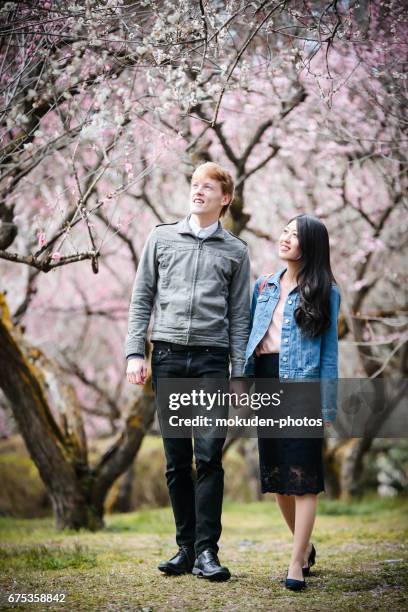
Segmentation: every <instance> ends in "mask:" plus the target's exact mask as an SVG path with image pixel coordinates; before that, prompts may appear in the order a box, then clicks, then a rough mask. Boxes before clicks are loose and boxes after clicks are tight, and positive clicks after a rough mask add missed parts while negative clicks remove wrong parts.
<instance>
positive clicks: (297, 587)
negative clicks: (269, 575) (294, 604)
mask: <svg viewBox="0 0 408 612" xmlns="http://www.w3.org/2000/svg"><path fill="white" fill-rule="evenodd" d="M285 587H286V588H287V589H290V590H291V591H301V590H302V589H304V588H306V582H305V581H304V580H295V579H294V578H286V580H285Z"/></svg>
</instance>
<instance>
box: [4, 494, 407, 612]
mask: <svg viewBox="0 0 408 612" xmlns="http://www.w3.org/2000/svg"><path fill="white" fill-rule="evenodd" d="M407 510H408V500H406V499H383V500H379V499H377V498H375V499H371V500H370V499H367V500H363V501H360V502H355V503H353V504H352V505H347V504H343V503H339V502H330V501H327V500H324V499H323V498H322V499H321V501H320V504H319V515H318V518H317V523H316V528H315V535H314V539H313V541H314V543H315V545H316V548H317V554H318V557H317V564H316V566H315V568H314V571H313V575H312V576H311V577H310V578H309V579H308V581H307V582H308V588H307V590H306V591H305V592H302V593H292V592H290V591H287V590H286V589H285V588H284V586H283V585H282V584H281V582H280V581H281V579H282V578H284V576H285V573H286V569H287V563H288V559H289V555H290V548H291V541H290V537H289V535H288V532H287V529H286V527H285V526H284V525H283V522H282V519H281V518H280V515H279V512H278V509H277V507H276V505H275V503H274V502H273V501H272V497H271V498H270V499H268V500H267V501H265V502H261V503H250V504H238V503H231V502H225V504H224V514H223V525H224V530H223V536H222V540H221V547H220V558H221V562H222V563H224V564H225V565H228V566H229V568H230V570H231V572H232V574H233V577H232V579H231V580H230V581H229V582H226V583H209V582H208V581H204V580H200V579H198V578H196V577H194V576H192V575H189V576H181V577H178V578H171V577H166V576H163V575H162V574H160V572H159V571H158V570H157V569H156V566H157V563H158V562H159V561H160V560H161V559H165V558H168V557H170V556H172V555H173V554H174V552H175V550H176V549H175V544H174V529H173V519H172V514H171V511H170V509H167V508H165V509H155V510H150V511H141V512H134V513H131V514H122V515H110V516H108V517H107V520H106V523H107V526H106V529H105V530H104V531H101V532H98V533H87V532H79V533H78V532H67V531H66V532H57V531H55V530H54V528H53V523H52V520H50V519H35V520H27V519H11V518H2V519H0V540H1V550H0V585H1V594H0V609H4V608H7V607H9V606H12V605H14V609H19V610H32V609H36V610H50V609H52V610H54V609H55V610H62V609H65V610H70V611H71V610H73V611H77V610H118V611H121V612H122V611H125V610H143V611H145V612H148V611H156V610H197V611H198V610H199V611H200V612H204V611H207V610H208V611H213V610H237V611H239V612H241V611H245V610H291V611H294V610H305V609H306V610H324V611H326V610H331V611H333V610H360V609H367V610H393V611H394V610H407V609H408V562H407V559H408V555H407V527H408V521H407V515H408V512H407ZM10 593H14V594H15V593H52V594H54V595H55V594H57V593H65V602H64V603H57V602H54V603H52V604H44V603H43V604H42V603H26V604H21V603H19V604H9V603H8V602H7V598H8V595H9V594H10Z"/></svg>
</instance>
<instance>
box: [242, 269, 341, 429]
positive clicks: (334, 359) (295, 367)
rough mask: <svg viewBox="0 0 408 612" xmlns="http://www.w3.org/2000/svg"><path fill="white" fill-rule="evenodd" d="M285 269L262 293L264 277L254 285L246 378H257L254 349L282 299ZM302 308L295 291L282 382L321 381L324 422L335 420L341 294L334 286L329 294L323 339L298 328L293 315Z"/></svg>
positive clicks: (287, 313) (288, 311) (286, 318)
mask: <svg viewBox="0 0 408 612" xmlns="http://www.w3.org/2000/svg"><path fill="white" fill-rule="evenodd" d="M285 270H286V268H283V269H281V270H279V272H276V274H274V275H273V276H270V277H269V278H268V280H267V281H266V283H265V286H264V289H263V291H262V293H261V294H260V293H259V289H260V285H261V283H262V281H263V280H264V279H265V276H261V277H260V278H258V280H257V281H256V283H255V287H254V291H253V296H252V303H251V331H250V336H249V341H248V345H247V349H246V354H245V370H244V372H245V375H246V376H253V375H254V354H255V349H256V347H257V346H258V344H259V343H260V341H261V340H262V338H263V337H264V335H265V334H266V332H267V330H268V327H269V325H270V323H271V320H272V315H273V313H274V310H275V308H276V306H277V304H278V301H279V296H280V277H281V276H282V274H283V272H284V271H285ZM298 305H299V291H298V288H297V287H295V288H294V289H292V291H290V293H289V294H288V296H287V298H286V301H285V305H284V310H283V317H282V333H281V348H280V352H279V378H280V380H302V379H316V378H317V379H320V380H321V400H322V413H323V418H324V420H325V421H334V420H335V418H336V410H337V405H336V397H337V378H338V335H337V321H338V314H339V308H340V292H339V290H338V287H337V285H335V284H334V283H333V284H332V287H331V294H330V327H329V328H328V329H327V330H326V331H324V332H323V333H322V334H321V335H320V336H317V337H314V338H312V337H310V336H307V335H306V334H304V333H303V332H302V331H301V329H300V328H299V327H298V326H297V324H296V321H295V317H294V313H295V310H296V308H297V306H298Z"/></svg>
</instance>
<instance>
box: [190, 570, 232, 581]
mask: <svg viewBox="0 0 408 612" xmlns="http://www.w3.org/2000/svg"><path fill="white" fill-rule="evenodd" d="M193 574H194V576H197V578H205V579H207V580H213V581H214V582H226V581H227V580H229V579H230V578H231V574H230V573H229V572H228V574H227V573H226V572H217V573H215V574H205V573H204V572H203V571H202V570H199V569H197V568H196V567H194V568H193Z"/></svg>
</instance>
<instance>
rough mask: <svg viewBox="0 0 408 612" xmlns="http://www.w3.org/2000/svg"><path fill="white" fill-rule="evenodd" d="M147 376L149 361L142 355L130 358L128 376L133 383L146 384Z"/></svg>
mask: <svg viewBox="0 0 408 612" xmlns="http://www.w3.org/2000/svg"><path fill="white" fill-rule="evenodd" d="M146 376H147V362H146V360H145V359H142V358H141V357H132V359H129V360H128V365H127V370H126V378H127V379H128V381H129V382H130V383H131V384H132V385H144V384H145V382H146Z"/></svg>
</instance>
